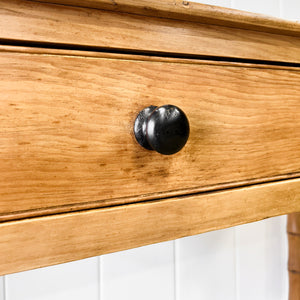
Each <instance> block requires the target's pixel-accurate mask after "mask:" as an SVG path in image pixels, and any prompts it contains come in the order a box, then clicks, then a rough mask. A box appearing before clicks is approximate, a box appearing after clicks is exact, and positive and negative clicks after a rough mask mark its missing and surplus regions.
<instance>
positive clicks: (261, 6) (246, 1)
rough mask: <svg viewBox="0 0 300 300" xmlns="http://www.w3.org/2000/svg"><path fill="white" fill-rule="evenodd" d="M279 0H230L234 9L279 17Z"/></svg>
mask: <svg viewBox="0 0 300 300" xmlns="http://www.w3.org/2000/svg"><path fill="white" fill-rule="evenodd" d="M279 1H280V0H232V2H231V6H232V8H235V9H240V10H245V11H249V12H254V13H261V14H266V15H270V16H274V17H279V16H280V3H279ZM284 1H285V0H284Z"/></svg>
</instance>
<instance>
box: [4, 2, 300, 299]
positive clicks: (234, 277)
mask: <svg viewBox="0 0 300 300" xmlns="http://www.w3.org/2000/svg"><path fill="white" fill-rule="evenodd" d="M194 2H200V3H205V4H212V5H219V6H224V7H231V8H236V9H240V10H246V11H251V12H257V13H264V14H268V15H272V16H275V17H282V18H286V19H291V20H297V19H298V20H300V0H263V1H262V0H202V1H194ZM287 247H288V245H287V236H286V216H281V217H276V218H272V219H268V220H264V221H260V222H256V223H252V224H247V225H242V226H237V227H233V228H229V229H224V230H219V231H215V232H209V233H205V234H201V235H197V236H192V237H186V238H182V239H179V240H175V241H170V242H165V243H159V244H154V245H150V246H145V247H141V248H136V249H132V250H128V251H122V252H117V253H113V254H108V255H102V256H100V257H93V258H89V259H84V260H81V261H76V262H72V263H67V264H61V265H57V266H52V267H47V268H42V269H37V270H32V271H26V272H21V273H16V274H11V275H6V276H2V277H0V300H60V299H61V300H82V299H86V300H120V299H122V300H141V299H143V300H200V299H201V300H202V299H203V300H219V299H221V300H227V299H228V300H254V299H255V300H287V298H288V274H287V259H288V253H287Z"/></svg>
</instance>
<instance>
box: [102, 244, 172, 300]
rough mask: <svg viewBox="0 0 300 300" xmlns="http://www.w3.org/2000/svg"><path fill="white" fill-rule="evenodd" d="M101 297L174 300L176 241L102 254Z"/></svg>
mask: <svg viewBox="0 0 300 300" xmlns="http://www.w3.org/2000/svg"><path fill="white" fill-rule="evenodd" d="M100 278H101V284H100V292H101V297H100V299H101V300H120V299H122V300H141V299H142V300H154V299H155V300H174V289H175V286H174V242H165V243H159V244H154V245H150V246H145V247H140V248H136V249H131V250H127V251H121V252H117V253H112V254H107V255H103V256H102V257H101V275H100Z"/></svg>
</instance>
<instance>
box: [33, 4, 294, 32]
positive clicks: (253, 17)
mask: <svg viewBox="0 0 300 300" xmlns="http://www.w3.org/2000/svg"><path fill="white" fill-rule="evenodd" d="M38 2H48V3H57V4H62V5H71V6H78V7H89V8H98V9H105V10H113V11H118V12H126V13H133V14H140V15H147V16H155V17H164V18H168V19H178V20H187V21H193V22H198V23H207V24H213V25H221V26H228V27H237V28H246V29H253V30H260V31H266V32H273V33H274V32H275V33H284V34H286V35H294V36H300V24H299V23H297V22H293V21H288V20H283V19H278V18H274V17H271V16H266V15H260V14H255V13H251V12H247V11H239V10H236V9H230V8H225V7H218V6H212V5H205V4H202V3H194V2H192V1H182V0H151V1H149V0H139V1H136V0H114V1H111V0H39V1H38Z"/></svg>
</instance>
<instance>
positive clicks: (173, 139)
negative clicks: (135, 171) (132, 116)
mask: <svg viewBox="0 0 300 300" xmlns="http://www.w3.org/2000/svg"><path fill="white" fill-rule="evenodd" d="M189 133H190V126H189V121H188V119H187V117H186V115H185V113H184V112H183V111H182V110H181V109H180V108H178V107H176V106H174V105H164V106H161V107H157V106H149V107H146V108H145V109H143V110H142V111H140V113H139V114H138V116H137V118H136V120H135V123H134V134H135V138H136V140H137V141H138V143H139V144H140V145H141V146H143V147H144V148H146V149H148V150H155V151H157V152H158V153H161V154H165V155H170V154H174V153H176V152H178V151H179V150H181V149H182V148H183V146H184V145H185V144H186V142H187V140H188V137H189Z"/></svg>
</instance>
